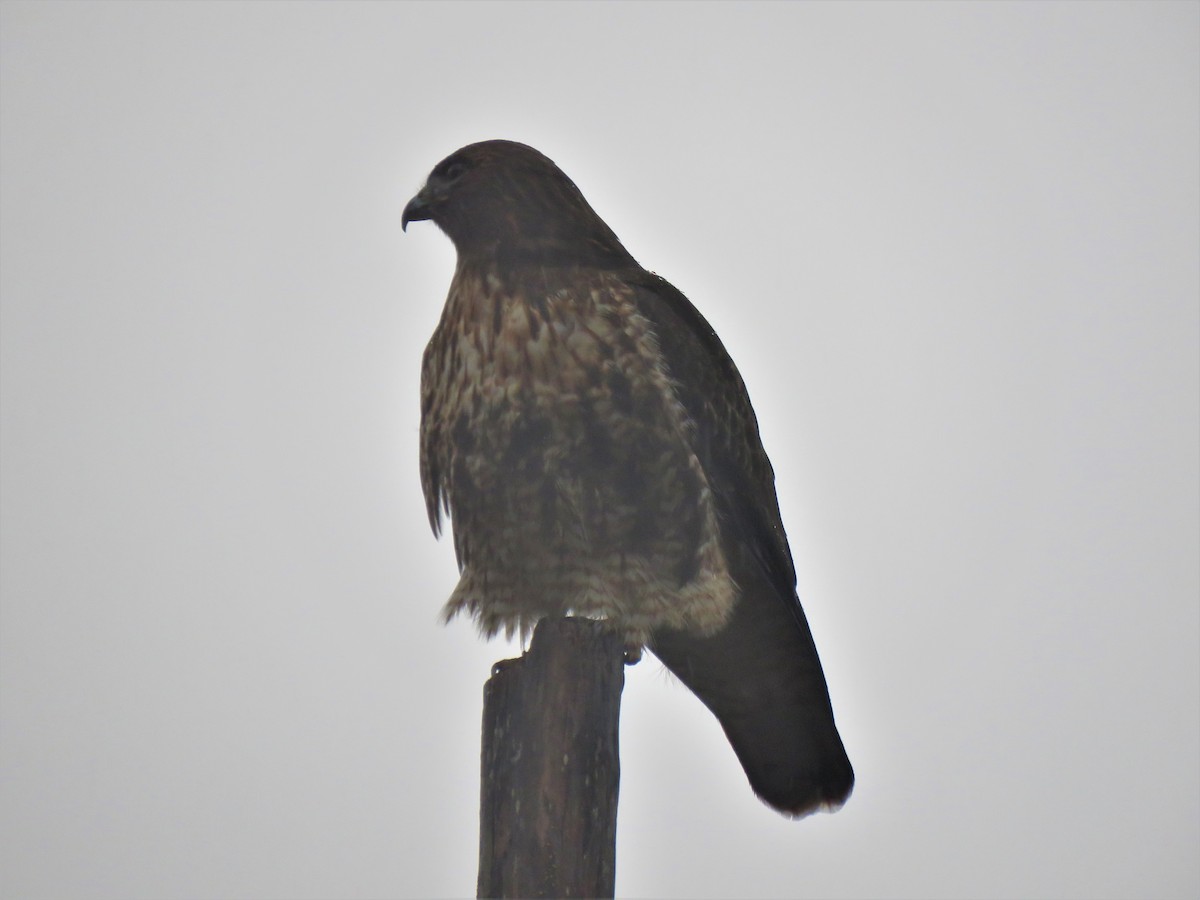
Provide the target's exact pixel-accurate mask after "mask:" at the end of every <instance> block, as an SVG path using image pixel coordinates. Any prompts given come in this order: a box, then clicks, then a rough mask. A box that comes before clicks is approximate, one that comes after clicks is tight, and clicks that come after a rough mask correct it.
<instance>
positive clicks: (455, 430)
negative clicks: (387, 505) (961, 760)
mask: <svg viewBox="0 0 1200 900" xmlns="http://www.w3.org/2000/svg"><path fill="white" fill-rule="evenodd" d="M417 220H432V221H433V222H434V223H435V224H437V225H438V226H439V227H440V228H441V229H442V231H444V232H445V233H446V235H447V236H448V237H449V238H450V240H451V241H452V242H453V243H454V247H455V249H456V251H457V257H458V260H457V265H456V268H455V271H454V277H453V280H452V282H451V284H450V292H449V295H448V297H447V299H446V305H445V308H444V310H443V313H442V318H441V321H440V322H439V324H438V326H437V329H436V330H435V332H434V334H433V337H432V339H431V340H430V342H429V345H428V347H427V348H426V350H425V354H424V359H423V361H422V368H421V436H420V441H421V484H422V488H423V489H424V493H425V500H426V504H427V507H428V513H429V520H430V524H431V525H432V527H433V530H434V533H435V534H439V533H440V530H441V521H442V516H443V514H449V516H450V519H451V522H452V525H453V529H454V548H455V552H456V555H457V557H458V564H459V569H460V571H461V577H460V580H459V582H458V586H457V587H456V588H455V590H454V592H453V594H452V596H451V597H450V600H449V602H448V603H447V605H446V609H445V615H446V617H447V618H449V617H450V616H452V615H454V614H455V613H458V612H466V613H469V614H471V615H472V616H474V617H475V619H476V621H477V622H478V624H479V627H480V628H481V630H482V631H483V632H484V633H485V634H488V635H491V634H494V633H496V632H497V631H499V630H501V629H504V630H505V631H506V632H508V633H509V634H512V633H514V632H518V633H521V634H525V633H528V631H529V630H530V629H531V628H532V626H533V625H534V623H536V621H537V620H538V619H539V618H542V617H544V616H561V615H566V614H568V613H574V614H579V615H586V616H592V617H597V618H605V619H607V620H609V621H610V622H611V623H612V626H613V627H614V628H617V629H619V630H620V631H621V632H622V633H623V634H624V636H625V638H626V640H627V641H628V642H630V644H631V645H632V646H637V647H640V646H643V645H644V646H647V647H649V649H650V650H652V651H653V652H654V654H655V655H656V656H657V657H658V658H659V659H660V660H662V662H663V664H664V665H665V666H666V667H667V668H668V669H669V670H670V671H671V672H672V673H674V674H675V675H676V676H677V677H678V678H679V680H680V681H682V682H683V683H684V684H685V685H687V687H688V688H690V689H691V690H692V691H693V692H694V693H695V694H696V695H697V696H698V697H699V698H700V700H701V701H703V702H704V704H705V705H706V706H707V707H708V708H709V709H710V710H711V711H712V712H713V713H714V714H715V715H716V717H717V719H718V720H719V721H720V723H721V725H722V727H723V728H724V730H725V734H726V735H727V737H728V738H729V741H730V743H731V745H732V746H733V749H734V751H735V753H736V754H737V756H738V759H739V760H740V762H741V763H742V766H743V768H744V769H745V772H746V775H747V777H748V779H749V781H750V785H751V787H752V788H753V790H754V792H755V793H756V794H757V795H758V796H759V797H760V798H761V799H763V800H764V801H766V802H767V803H768V804H769V805H771V806H772V807H774V808H775V809H777V810H779V811H780V812H782V813H784V814H786V815H790V816H802V815H806V814H807V813H810V812H813V811H814V810H818V809H828V810H831V809H836V808H837V807H839V806H840V805H841V804H842V803H843V802H844V801H845V800H846V798H847V797H848V796H849V794H850V790H851V788H852V787H853V784H854V772H853V770H852V769H851V766H850V761H849V759H848V758H847V756H846V751H845V749H844V748H843V746H842V740H841V737H840V736H839V735H838V731H837V727H836V725H835V724H834V718H833V710H832V708H831V706H830V702H829V692H828V689H827V687H826V685H825V677H824V674H823V673H822V671H821V663H820V660H819V659H818V657H817V649H816V645H815V644H814V643H813V638H812V634H811V633H810V631H809V627H808V622H807V620H806V619H805V616H804V612H803V610H802V609H801V607H800V602H799V600H798V599H797V596H796V573H795V569H794V567H793V563H792V556H791V551H790V550H789V548H788V542H787V537H786V536H785V534H784V531H783V524H782V522H781V520H780V515H779V504H778V501H777V499H776V495H775V475H774V471H773V470H772V468H771V463H770V461H769V460H768V459H767V454H766V452H765V451H764V450H763V447H762V442H761V440H760V438H759V433H758V422H757V419H756V418H755V415H754V410H753V409H752V408H751V406H750V398H749V396H748V395H747V393H746V388H745V385H744V384H743V383H742V378H741V376H740V375H739V374H738V370H737V368H736V367H735V366H734V364H733V361H732V360H731V359H730V357H729V354H728V353H727V352H726V351H725V348H724V346H723V345H722V344H721V341H720V340H719V339H718V338H717V335H716V334H715V333H714V331H713V329H712V328H711V327H710V326H709V324H708V322H706V321H705V319H704V317H703V316H701V315H700V313H699V312H698V311H697V310H696V308H695V307H694V306H692V304H691V303H690V302H688V300H687V298H686V297H684V295H683V294H681V293H680V292H679V291H678V290H676V289H675V288H674V287H672V286H671V285H670V284H669V283H668V282H667V281H665V280H664V279H662V278H660V277H659V276H657V275H655V274H653V273H651V272H649V271H647V270H646V269H644V268H642V267H641V266H640V265H639V264H638V263H637V262H636V261H635V260H634V258H633V257H632V256H631V255H630V254H629V253H628V252H627V251H626V249H625V248H624V247H623V246H622V245H621V242H620V241H619V240H618V239H617V236H616V235H615V234H614V233H613V231H612V230H611V229H610V228H609V227H608V225H606V224H605V223H604V221H603V220H602V219H601V218H600V217H599V216H598V215H597V214H596V213H595V212H594V211H593V210H592V208H591V206H590V205H589V204H588V202H587V201H586V200H585V199H584V197H583V194H581V193H580V191H579V189H578V188H577V187H576V186H575V184H574V183H573V182H572V181H571V180H570V179H569V178H567V176H566V175H565V174H563V172H562V171H561V170H560V169H559V168H558V166H556V165H555V164H554V163H553V162H551V161H550V160H549V159H548V158H546V157H545V156H543V155H542V154H541V153H539V152H538V151H537V150H534V149H533V148H532V147H528V146H525V145H524V144H519V143H514V142H511V141H498V140H497V141H484V142H482V143H478V144H471V145H470V146H467V147H464V148H462V149H461V150H458V151H457V152H455V153H453V154H451V155H450V156H448V157H447V158H446V159H444V160H442V161H441V162H440V163H438V164H437V166H435V167H434V169H433V171H432V173H431V174H430V175H429V178H428V180H427V181H426V183H425V186H424V187H423V188H421V190H420V192H419V193H418V194H417V195H416V196H415V197H413V198H412V200H411V201H410V202H409V203H408V205H407V206H406V207H405V208H404V213H403V216H402V219H401V223H402V226H403V227H404V228H405V230H407V226H408V223H409V222H412V221H417Z"/></svg>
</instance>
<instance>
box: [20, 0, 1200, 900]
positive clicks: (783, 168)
mask: <svg viewBox="0 0 1200 900" xmlns="http://www.w3.org/2000/svg"><path fill="white" fill-rule="evenodd" d="M0 16H2V22H0V24H2V28H3V31H2V37H3V42H2V47H0V50H2V54H0V55H2V59H3V62H2V70H0V75H2V79H0V89H2V93H0V99H2V123H0V124H2V144H0V151H2V157H0V158H2V166H3V172H2V174H3V181H2V193H0V199H2V253H3V257H2V272H3V280H2V282H0V285H2V296H3V319H2V326H3V332H2V333H3V347H2V351H3V355H2V364H3V368H2V376H3V380H2V387H3V395H2V399H3V423H2V425H3V430H2V444H0V450H2V454H3V456H2V462H3V483H2V495H0V498H2V501H3V533H2V554H3V556H2V562H3V567H2V572H3V584H2V589H3V598H2V599H3V606H2V609H0V626H2V629H0V725H2V730H0V765H2V770H0V774H2V777H3V783H2V786H0V864H2V867H0V892H2V894H3V896H4V897H5V898H13V900H16V898H31V900H32V898H383V897H415V896H456V895H457V896H463V895H470V894H472V893H473V891H474V879H475V857H476V846H477V845H476V833H477V832H476V828H477V824H476V808H477V791H478V741H479V733H478V730H479V717H480V704H481V687H482V684H483V682H484V680H485V678H486V677H487V674H488V668H489V665H490V663H491V662H492V661H494V660H496V659H500V658H502V657H504V656H506V655H510V654H511V653H512V652H513V651H514V648H512V647H511V646H505V645H504V644H502V643H495V642H494V643H491V644H485V643H483V642H482V641H480V640H479V639H477V637H476V636H475V634H474V632H473V629H472V628H471V626H470V625H469V624H468V623H465V622H456V623H454V624H453V625H451V626H450V627H447V628H443V627H441V626H440V625H438V624H437V612H438V610H439V607H440V606H441V604H442V602H443V601H444V600H445V598H446V597H447V595H448V594H449V592H450V590H451V587H452V585H453V583H454V580H455V577H456V574H455V568H454V563H453V556H452V551H451V548H450V545H449V541H446V540H443V541H442V542H441V543H440V544H438V543H435V542H434V539H433V537H432V536H431V535H430V533H429V530H428V526H427V523H426V521H425V511H424V506H423V503H422V501H421V498H420V493H419V486H418V479H417V463H416V454H417V421H418V406H417V377H418V368H419V360H420V354H421V350H422V347H423V345H424V343H425V341H426V340H427V338H428V336H429V334H430V332H431V331H432V329H433V326H434V323H435V322H436V320H437V317H438V315H439V312H440V308H441V303H442V299H443V297H444V296H445V291H446V287H447V285H448V282H449V277H450V271H451V267H452V264H453V253H452V249H451V247H450V245H449V242H448V241H447V240H446V239H445V238H444V237H443V236H442V235H441V234H439V233H438V232H437V230H436V229H435V228H434V227H432V226H430V225H429V224H427V223H425V224H418V225H417V226H415V227H413V228H410V229H409V234H408V235H407V236H405V235H402V234H401V232H400V210H401V209H402V207H403V206H404V203H405V201H406V200H407V199H408V198H409V197H410V196H411V195H412V194H413V193H414V192H415V191H416V190H417V188H418V187H420V185H421V183H422V181H423V179H424V177H425V175H426V173H427V172H428V171H429V169H430V168H432V166H433V165H434V164H435V163H436V162H437V161H438V160H439V159H441V158H442V157H443V156H445V155H446V154H448V153H450V152H451V151H453V150H454V149H456V148H457V147H459V146H461V145H463V144H465V143H469V142H471V141H476V140H481V139H485V138H493V137H506V138H512V139H517V140H522V141H525V142H527V143H530V144H533V145H534V146H536V147H538V148H539V149H541V150H543V151H544V152H546V153H547V154H548V155H549V156H550V157H551V158H553V159H555V160H556V161H558V162H559V163H560V164H561V165H562V166H563V168H564V169H565V170H566V171H567V173H568V174H569V175H571V177H573V178H574V179H575V181H576V182H577V183H578V184H579V185H580V187H581V188H582V190H583V191H584V193H585V194H586V195H587V196H588V198H589V199H590V200H591V201H592V203H593V205H594V206H595V207H596V209H597V210H598V211H599V212H600V214H601V215H603V216H604V217H605V218H606V219H607V220H608V222H609V223H610V224H611V225H612V226H613V228H614V229H615V230H616V232H617V234H618V235H620V237H621V238H622V239H623V240H624V242H625V244H626V245H627V246H628V247H629V249H630V250H631V251H632V252H633V254H634V255H635V256H636V257H637V258H638V259H639V260H641V261H642V262H643V263H644V264H645V265H646V266H647V267H649V268H651V269H654V270H656V271H658V272H660V273H661V274H663V275H665V276H666V277H667V278H669V279H671V280H672V281H673V282H674V283H675V284H676V285H677V286H678V287H680V288H681V289H682V290H684V291H685V292H686V293H687V294H688V295H689V296H690V297H691V298H692V300H693V301H694V302H695V303H696V305H697V306H698V307H699V308H700V309H701V310H702V311H703V312H704V314H705V315H706V316H707V317H708V318H709V319H710V321H711V322H712V323H713V325H714V326H715V327H716V328H717V330H718V331H719V332H720V334H721V335H722V337H723V338H724V340H725V343H726V345H727V346H728V348H729V350H730V352H731V353H732V354H733V356H734V358H735V359H736V360H737V362H738V363H739V365H740V367H741V369H742V372H743V374H744V376H745V379H746V382H747V384H748V385H749V389H750V393H751V396H752V397H753V399H754V402H755V404H756V407H757V409H758V413H759V417H760V419H761V421H762V429H763V435H764V440H765V442H766V446H767V449H768V451H769V452H770V454H771V456H772V459H773V460H774V462H775V466H776V469H777V471H778V473H779V483H778V486H779V492H780V500H781V504H782V507H783V515H784V520H785V522H786V524H787V526H788V531H789V534H790V536H791V540H792V547H793V550H794V552H795V556H796V559H797V563H798V568H799V570H800V575H799V577H800V595H801V597H802V598H803V601H804V603H805V607H806V609H807V611H808V614H809V617H810V619H811V621H812V624H813V628H814V631H815V633H816V637H817V642H818V644H819V646H820V649H821V653H822V657H823V659H824V662H825V670H826V673H827V675H828V678H829V683H830V686H831V689H832V694H833V701H834V707H835V709H836V711H837V716H838V722H839V724H840V726H841V730H842V734H843V735H844V737H845V741H846V745H847V747H848V748H849V751H850V754H851V757H852V758H853V760H854V764H855V767H856V769H857V772H858V785H857V788H856V791H855V793H854V796H853V797H852V798H851V800H850V802H849V803H848V804H847V805H846V807H845V808H844V809H843V810H842V811H841V812H839V813H837V814H836V815H832V816H828V815H819V816H815V817H812V818H809V819H807V820H804V821H802V822H799V823H797V822H791V821H787V820H785V819H783V818H781V817H779V816H777V815H775V814H774V813H773V812H771V811H770V810H768V809H767V808H766V807H764V806H763V805H761V804H760V803H759V802H758V801H757V800H756V799H755V798H754V797H753V796H752V794H751V792H750V790H749V789H748V787H747V786H746V784H745V781H744V778H743V776H742V773H741V770H740V769H739V767H738V765H737V763H736V761H735V759H734V757H733V754H732V752H731V751H730V750H729V748H728V746H727V745H726V743H725V741H724V739H723V736H722V735H721V733H720V731H719V728H718V727H717V725H716V723H715V721H714V720H713V719H712V718H711V717H710V716H709V715H708V714H707V712H706V711H705V710H704V709H703V708H702V707H701V706H700V704H699V703H698V702H697V701H696V700H695V699H694V698H693V697H692V696H691V695H690V694H688V692H687V691H686V690H685V689H684V688H682V687H681V686H679V685H677V684H674V683H672V682H671V680H670V679H669V678H667V677H666V676H665V675H664V672H663V669H662V667H661V666H660V665H659V664H658V663H657V662H655V661H654V660H652V659H647V661H645V662H644V663H642V664H641V665H639V666H637V667H636V668H634V669H632V670H630V671H629V680H628V684H627V687H626V691H625V697H624V714H623V719H622V751H623V752H622V762H623V784H622V795H621V806H620V822H619V848H618V851H619V856H618V892H619V893H620V894H622V895H631V896H713V897H717V896H735V895H736V896H763V897H767V896H773V897H795V896H812V897H956V898H957V897H1004V896H1012V897H1107V896H1112V897H1194V896H1196V894H1197V891H1198V890H1200V861H1198V859H1200V855H1198V850H1197V847H1198V845H1200V763H1198V761H1197V760H1198V758H1200V746H1198V744H1200V740H1198V737H1200V725H1198V717H1200V712H1198V710H1200V664H1198V659H1200V652H1198V643H1200V637H1198V634H1200V621H1198V614H1200V613H1198V610H1200V599H1198V598H1200V562H1198V554H1200V551H1198V542H1200V523H1198V515H1200V513H1198V507H1200V477H1198V466H1200V464H1198V462H1197V454H1198V428H1200V426H1198V409H1200V386H1198V385H1200V370H1198V340H1200V338H1198V334H1200V261H1198V249H1197V248H1198V246H1200V224H1198V223H1200V175H1198V168H1200V166H1198V159H1200V113H1198V109H1200V68H1198V60H1200V38H1198V35H1200V6H1198V5H1197V4H1195V3H1174V4H1168V3H1157V4H1156V3H1132V4H1120V3H1104V4H1088V3H1067V4H1061V5H1059V4H1041V3H1039V4H1035V3H1019V4H1011V5H1007V4H989V5H984V4H976V3H969V4H968V3H963V4H953V3H938V4H933V5H902V4H884V3H871V4H865V5H853V4H845V5H836V6H826V5H820V4H796V5H784V4H770V5H762V6H753V5H737V6H734V5H720V4H704V5H695V6H691V5H683V4H667V5H632V4H621V5H604V6H583V5H570V6H557V5H550V4H535V5H528V6H525V5H493V4H486V5H479V6H476V5H466V4H449V5H444V6H442V5H439V6H432V5H429V6H426V5H417V4H413V5H389V4H382V3H370V4H364V5H347V4H320V5H285V4H278V3H261V4H253V5H241V4H236V3H214V4H199V5H186V4H178V3H171V4H150V3H147V4H131V5H124V4H111V3H74V4H58V3H20V2H5V3H3V5H2V6H0Z"/></svg>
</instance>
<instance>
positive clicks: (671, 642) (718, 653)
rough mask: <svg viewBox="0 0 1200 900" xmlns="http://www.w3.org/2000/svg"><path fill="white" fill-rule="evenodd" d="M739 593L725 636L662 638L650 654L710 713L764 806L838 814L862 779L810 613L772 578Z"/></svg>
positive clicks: (667, 634) (672, 634)
mask: <svg viewBox="0 0 1200 900" xmlns="http://www.w3.org/2000/svg"><path fill="white" fill-rule="evenodd" d="M740 594H741V596H740V597H739V599H738V602H737V604H736V606H735V607H734V611H733V614H732V616H731V618H730V620H729V622H728V624H727V625H726V626H725V627H724V628H723V629H721V631H719V632H717V633H716V634H714V635H712V636H711V637H697V636H695V635H693V634H689V633H687V632H684V631H676V630H672V629H661V630H659V631H657V632H655V633H654V635H653V636H652V640H651V649H652V650H653V651H654V653H655V655H656V656H658V658H659V659H660V660H662V662H663V664H664V665H666V667H667V668H668V669H669V670H671V672H673V673H674V674H675V675H676V676H677V677H678V678H679V680H680V681H682V682H683V683H684V684H686V685H687V686H688V687H689V688H690V689H691V690H692V692H693V693H695V694H696V696H697V697H699V698H700V700H701V701H703V703H704V704H705V705H706V706H707V707H708V708H709V709H710V710H712V712H713V714H714V715H715V716H716V717H717V720H718V721H719V722H720V723H721V726H722V727H723V728H724V729H725V734H726V736H727V737H728V738H729V743H730V744H731V745H732V746H733V750H734V752H735V753H736V754H737V757H738V760H739V761H740V762H741V764H742V768H743V769H745V771H746V777H747V778H748V779H749V780H750V786H751V787H752V788H753V789H754V792H755V793H756V794H757V795H758V796H759V797H760V798H761V799H762V800H763V801H765V802H766V803H767V804H769V805H770V806H772V807H774V808H775V809H777V810H778V811H779V812H781V813H784V814H785V815H790V816H803V815H807V814H808V813H811V812H815V811H817V810H820V809H826V810H833V809H837V808H838V807H839V806H841V805H842V803H844V802H845V801H846V798H847V797H849V796H850V791H851V789H852V788H853V787H854V770H853V768H851V765H850V760H849V758H848V757H847V756H846V750H845V748H844V747H843V746H842V739H841V737H840V735H839V734H838V731H837V726H836V725H835V724H834V720H833V709H832V707H831V705H830V702H829V691H828V688H827V687H826V685H825V676H824V674H823V673H822V671H821V662H820V659H819V658H818V657H817V648H816V645H815V644H814V643H813V639H812V634H811V632H810V631H809V628H808V622H807V621H806V620H805V618H804V612H803V610H802V609H801V608H800V604H799V602H798V601H797V600H796V598H795V594H794V593H792V594H791V596H780V595H779V593H778V590H777V589H776V588H774V587H773V586H771V584H770V583H769V582H768V581H767V580H766V579H761V580H756V581H752V583H750V584H748V585H743V587H742V590H741V592H740Z"/></svg>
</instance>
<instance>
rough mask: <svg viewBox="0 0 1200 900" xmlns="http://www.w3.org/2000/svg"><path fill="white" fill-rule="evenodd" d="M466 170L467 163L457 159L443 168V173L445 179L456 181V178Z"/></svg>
mask: <svg viewBox="0 0 1200 900" xmlns="http://www.w3.org/2000/svg"><path fill="white" fill-rule="evenodd" d="M465 171H467V164H466V163H465V162H461V161H460V160H455V161H454V162H452V163H450V164H449V165H448V166H446V168H445V169H443V170H442V173H441V174H442V178H443V180H445V181H454V180H455V179H456V178H458V177H460V176H461V175H462V174H463V172H465Z"/></svg>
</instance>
